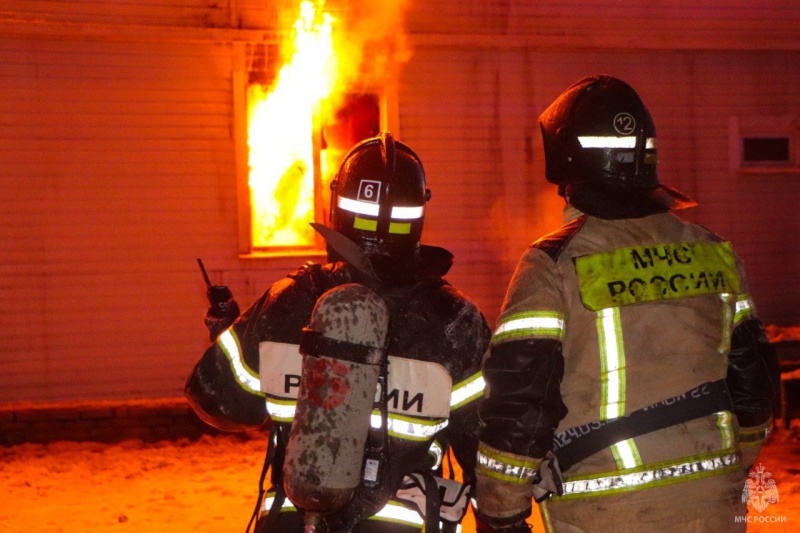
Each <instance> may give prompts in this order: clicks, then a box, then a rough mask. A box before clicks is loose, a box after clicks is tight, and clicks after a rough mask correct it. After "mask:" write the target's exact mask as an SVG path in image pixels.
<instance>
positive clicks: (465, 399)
mask: <svg viewBox="0 0 800 533" xmlns="http://www.w3.org/2000/svg"><path fill="white" fill-rule="evenodd" d="M469 322H470V323H471V324H472V326H470V327H471V332H469V333H467V335H468V337H467V338H468V339H470V340H469V342H468V343H467V344H466V348H465V352H466V353H462V354H460V357H463V358H464V359H465V361H467V362H468V365H467V366H466V367H465V368H464V369H463V373H461V374H457V375H456V376H455V378H456V382H455V383H454V384H453V391H452V399H451V411H450V423H449V431H448V433H449V441H450V446H451V448H452V450H453V455H454V456H455V458H456V461H458V464H459V466H460V467H461V470H462V473H463V477H464V483H468V484H470V485H473V486H474V483H475V463H476V458H477V452H478V431H479V429H480V421H479V419H478V405H479V404H480V402H481V401H482V399H483V390H484V378H483V373H482V372H481V363H482V361H483V358H484V355H485V354H486V352H487V350H488V346H489V339H490V338H491V329H490V328H489V325H488V324H487V322H486V319H485V318H484V316H483V314H481V312H480V311H478V310H477V308H475V309H474V315H473V316H472V318H471V319H470V320H469ZM462 338H463V337H462Z"/></svg>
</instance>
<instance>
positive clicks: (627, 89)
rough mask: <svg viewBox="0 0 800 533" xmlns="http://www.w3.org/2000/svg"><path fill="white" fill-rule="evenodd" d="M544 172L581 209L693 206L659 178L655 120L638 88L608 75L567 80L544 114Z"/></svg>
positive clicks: (626, 212)
mask: <svg viewBox="0 0 800 533" xmlns="http://www.w3.org/2000/svg"><path fill="white" fill-rule="evenodd" d="M539 125H540V126H541V130H542V138H543V141H544V154H545V177H546V178H547V180H548V181H549V182H551V183H555V184H557V185H558V186H559V189H558V190H559V194H561V195H562V196H564V197H565V198H566V199H567V201H568V202H569V203H570V204H571V205H573V206H575V207H577V208H578V209H580V210H582V211H584V212H586V213H588V214H590V215H595V216H598V217H602V218H634V217H639V216H645V215H648V214H653V213H658V212H663V211H667V210H669V209H683V208H687V207H693V206H695V205H697V204H696V202H695V201H694V200H692V199H691V198H689V197H688V196H686V195H684V194H683V193H681V192H679V191H677V190H675V189H673V188H671V187H667V186H665V185H662V184H661V183H660V182H659V180H658V174H657V172H656V163H657V159H658V157H657V155H658V153H657V147H656V128H655V125H654V123H653V119H652V117H651V116H650V112H649V111H648V110H647V107H645V105H644V103H643V102H642V100H641V98H640V97H639V95H638V94H637V93H636V91H635V90H634V89H633V88H632V87H631V86H630V85H628V84H627V83H625V82H624V81H622V80H620V79H618V78H614V77H612V76H606V75H594V76H589V77H587V78H583V79H581V80H580V81H578V82H576V83H574V84H572V85H571V86H570V87H568V88H567V89H566V90H565V91H564V92H563V93H561V95H560V96H559V97H558V98H556V100H555V101H554V102H553V103H552V104H550V106H549V107H548V108H547V109H546V110H545V111H544V112H543V113H542V115H541V116H540V117H539Z"/></svg>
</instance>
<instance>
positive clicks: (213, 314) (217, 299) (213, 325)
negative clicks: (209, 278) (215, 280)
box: [203, 285, 239, 342]
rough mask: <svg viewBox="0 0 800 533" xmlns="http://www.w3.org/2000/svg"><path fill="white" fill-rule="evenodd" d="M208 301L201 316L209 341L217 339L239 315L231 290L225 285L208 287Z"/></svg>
mask: <svg viewBox="0 0 800 533" xmlns="http://www.w3.org/2000/svg"><path fill="white" fill-rule="evenodd" d="M207 295H208V301H209V303H210V304H211V305H210V306H209V308H208V310H207V311H206V314H205V315H204V316H203V322H204V323H205V325H206V329H208V334H209V338H210V339H211V342H214V341H215V340H217V337H219V335H220V333H222V332H223V331H225V330H226V329H228V328H229V327H230V325H231V324H233V323H234V322H235V321H236V318H237V317H238V316H239V304H238V303H236V300H234V299H233V294H232V293H231V290H230V289H229V288H228V287H227V286H225V285H214V286H211V287H209V288H208V291H207Z"/></svg>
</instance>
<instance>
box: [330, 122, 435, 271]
mask: <svg viewBox="0 0 800 533" xmlns="http://www.w3.org/2000/svg"><path fill="white" fill-rule="evenodd" d="M425 185H426V184H425V171H424V169H423V167H422V162H421V161H420V159H419V157H417V155H416V154H415V153H414V152H413V151H412V150H411V148H409V147H408V146H406V145H405V144H403V143H401V142H400V141H397V140H395V139H394V138H393V137H392V135H391V133H388V132H382V133H381V134H379V135H378V136H376V137H372V138H369V139H366V140H364V141H361V142H360V143H358V144H357V145H355V146H354V147H353V148H352V149H351V150H350V152H348V154H347V155H346V156H345V157H344V160H343V161H342V164H341V166H340V167H339V172H338V173H337V175H336V177H335V178H334V180H333V182H332V183H331V192H332V194H331V215H330V217H331V225H332V227H333V229H335V230H336V231H338V232H339V233H341V234H343V235H344V236H346V237H348V238H349V239H350V240H352V241H353V242H355V243H356V244H357V245H358V246H359V248H361V250H362V251H363V252H364V254H365V255H366V256H367V257H368V258H369V259H370V261H371V262H372V264H373V266H374V267H375V270H376V272H377V273H378V275H379V276H380V277H381V279H383V280H384V281H391V280H393V279H394V280H399V279H400V278H404V277H407V276H406V275H405V274H412V273H413V270H414V267H415V264H416V261H417V256H418V254H419V250H420V239H421V237H422V227H423V223H424V221H425V203H426V202H427V201H428V199H429V198H430V191H429V190H428V189H427V188H426V186H425ZM404 272H405V274H404Z"/></svg>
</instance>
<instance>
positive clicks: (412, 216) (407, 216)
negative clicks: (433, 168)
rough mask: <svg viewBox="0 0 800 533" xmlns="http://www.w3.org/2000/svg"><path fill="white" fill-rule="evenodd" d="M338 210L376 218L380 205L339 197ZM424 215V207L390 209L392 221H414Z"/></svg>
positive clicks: (395, 207)
mask: <svg viewBox="0 0 800 533" xmlns="http://www.w3.org/2000/svg"><path fill="white" fill-rule="evenodd" d="M336 205H337V206H339V208H341V209H343V210H345V211H350V212H351V213H356V214H358V215H367V216H371V217H377V216H378V213H379V212H380V204H378V203H373V202H362V201H360V200H353V199H351V198H345V197H344V196H339V198H338V199H337V201H336ZM424 214H425V206H424V205H420V206H394V207H392V214H391V215H390V216H391V218H392V219H394V220H416V219H418V218H422V216H423V215H424Z"/></svg>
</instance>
